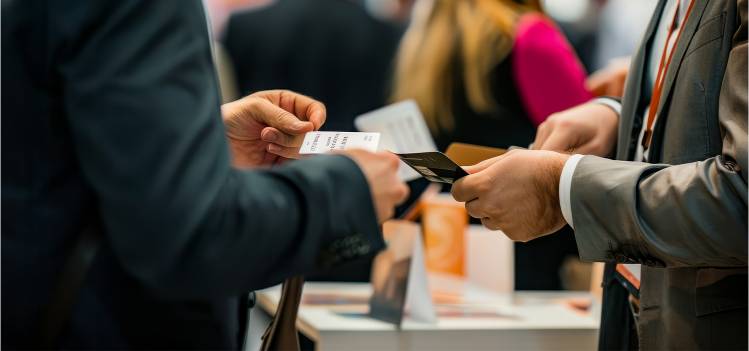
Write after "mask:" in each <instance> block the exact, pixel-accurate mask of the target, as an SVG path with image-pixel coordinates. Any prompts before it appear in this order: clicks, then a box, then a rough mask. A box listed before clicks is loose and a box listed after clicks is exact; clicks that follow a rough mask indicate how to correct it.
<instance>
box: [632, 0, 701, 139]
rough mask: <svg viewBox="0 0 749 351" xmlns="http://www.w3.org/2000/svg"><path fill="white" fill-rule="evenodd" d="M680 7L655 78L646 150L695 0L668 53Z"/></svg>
mask: <svg viewBox="0 0 749 351" xmlns="http://www.w3.org/2000/svg"><path fill="white" fill-rule="evenodd" d="M679 5H681V1H680V0H676V13H674V18H673V20H671V26H670V27H669V29H668V36H667V37H666V45H664V46H663V54H662V55H661V61H660V63H659V64H658V74H657V75H656V76H655V84H654V86H653V96H651V98H650V108H649V109H648V120H647V129H645V134H644V135H643V137H642V147H643V148H644V150H647V149H648V148H649V147H650V142H651V141H652V139H653V123H654V122H655V114H656V111H657V110H658V105H659V104H660V102H661V95H662V90H663V81H664V80H665V78H666V71H667V70H668V66H669V65H670V64H671V59H673V57H674V51H676V44H678V43H679V38H680V37H681V33H682V32H683V31H684V27H686V23H687V19H688V18H689V14H690V13H691V12H692V7H693V5H694V0H691V1H690V2H689V7H688V8H687V13H686V14H685V15H684V20H683V21H681V26H680V27H679V32H678V33H677V34H676V40H674V44H673V45H671V51H668V48H669V43H670V42H671V34H673V33H674V28H675V27H676V20H677V19H678V18H679Z"/></svg>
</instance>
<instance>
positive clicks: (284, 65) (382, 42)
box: [222, 0, 402, 131]
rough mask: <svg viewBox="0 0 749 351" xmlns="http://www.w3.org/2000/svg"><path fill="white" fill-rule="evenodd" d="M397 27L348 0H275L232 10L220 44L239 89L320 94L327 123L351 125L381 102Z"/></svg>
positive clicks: (329, 125) (346, 127)
mask: <svg viewBox="0 0 749 351" xmlns="http://www.w3.org/2000/svg"><path fill="white" fill-rule="evenodd" d="M401 34H402V27H401V25H400V24H399V23H397V22H391V21H385V20H382V19H379V18H375V17H373V16H372V15H370V14H369V13H368V12H367V10H366V8H365V7H364V5H363V4H357V3H356V2H355V1H351V0H315V1H309V0H275V1H274V2H273V3H271V4H269V5H267V6H264V7H261V8H257V9H253V10H248V11H241V12H236V13H234V14H232V15H231V17H230V18H229V21H228V24H227V26H226V28H225V29H224V35H223V39H222V43H223V44H224V47H225V48H226V50H227V52H228V54H229V57H230V58H231V60H232V61H233V63H234V68H235V71H236V80H237V85H238V87H239V91H240V92H241V93H246V92H251V91H257V90H265V89H275V88H277V87H285V88H288V89H291V90H294V91H298V92H300V93H302V94H305V95H308V96H312V97H314V98H315V99H318V100H320V101H325V105H326V107H327V110H328V117H329V118H328V121H327V123H326V124H325V126H323V129H324V130H337V131H351V130H354V117H356V116H357V115H359V114H362V113H364V112H367V111H370V110H373V109H376V108H379V107H381V106H382V105H383V104H384V103H385V102H386V97H387V82H388V81H387V79H388V77H389V76H390V68H391V64H392V60H393V56H394V54H395V50H396V47H397V45H398V41H399V40H400V37H401Z"/></svg>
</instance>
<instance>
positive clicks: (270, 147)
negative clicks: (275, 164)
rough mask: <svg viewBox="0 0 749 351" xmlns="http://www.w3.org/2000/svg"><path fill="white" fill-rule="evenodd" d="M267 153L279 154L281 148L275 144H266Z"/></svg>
mask: <svg viewBox="0 0 749 351" xmlns="http://www.w3.org/2000/svg"><path fill="white" fill-rule="evenodd" d="M268 151H270V152H280V151H281V147H280V146H278V145H276V144H268Z"/></svg>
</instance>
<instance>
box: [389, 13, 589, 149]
mask: <svg viewBox="0 0 749 351" xmlns="http://www.w3.org/2000/svg"><path fill="white" fill-rule="evenodd" d="M585 76H586V74H585V71H584V69H583V67H582V65H581V64H580V62H579V60H578V58H577V56H576V55H575V53H574V51H573V49H572V48H571V46H570V45H569V43H568V42H567V40H566V39H565V38H564V36H563V35H562V34H561V33H560V32H559V30H558V29H557V27H556V26H555V25H554V24H553V23H552V22H551V21H550V20H548V19H547V18H546V17H545V16H543V14H541V12H540V5H539V3H538V1H537V0H536V1H533V0H529V1H511V0H420V1H418V2H417V4H416V6H415V9H414V14H413V19H412V22H411V25H410V26H409V28H408V30H407V32H406V34H405V36H404V38H403V40H402V42H401V45H400V48H399V52H398V55H397V62H396V71H395V79H394V86H393V91H392V95H391V99H392V100H394V101H398V100H403V99H414V100H416V102H417V103H418V105H419V107H420V108H421V110H422V112H423V113H424V116H425V118H426V119H427V124H428V125H429V127H430V129H431V131H432V134H433V135H434V137H435V139H436V140H437V144H438V145H439V146H440V148H445V147H446V146H447V145H448V144H449V143H450V142H453V141H460V142H468V143H473V144H481V145H486V146H496V147H507V146H510V145H517V146H526V145H528V144H529V143H530V142H532V141H533V136H534V135H535V126H537V125H539V124H540V123H541V122H543V121H544V120H545V119H546V117H547V116H548V115H550V114H551V113H554V112H557V111H561V110H564V109H567V108H569V107H572V106H575V105H577V104H580V103H582V102H585V101H587V100H588V99H590V97H591V95H590V93H589V92H588V91H587V90H586V89H585V86H584V82H585Z"/></svg>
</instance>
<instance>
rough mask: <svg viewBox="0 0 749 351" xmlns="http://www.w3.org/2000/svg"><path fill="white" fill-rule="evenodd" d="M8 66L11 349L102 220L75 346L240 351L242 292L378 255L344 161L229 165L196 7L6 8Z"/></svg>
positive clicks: (6, 228)
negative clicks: (81, 239) (89, 227)
mask: <svg viewBox="0 0 749 351" xmlns="http://www.w3.org/2000/svg"><path fill="white" fill-rule="evenodd" d="M2 51H3V59H2V72H3V79H2V100H3V104H2V116H3V127H4V128H2V168H3V176H2V190H3V191H2V209H3V217H4V218H3V219H4V220H3V221H2V286H3V291H2V319H3V322H4V323H3V326H2V346H3V348H19V347H27V346H30V345H31V344H32V342H33V341H34V338H35V335H36V332H37V331H36V330H37V328H38V324H39V320H40V315H41V312H40V311H41V309H42V308H43V307H44V306H45V304H46V303H47V302H48V301H49V300H50V293H51V290H52V286H53V284H54V282H55V280H56V279H57V277H58V273H59V267H60V266H61V264H62V262H63V260H64V257H65V255H66V253H67V252H68V250H69V248H70V246H71V244H72V243H73V242H74V240H75V238H76V236H77V233H78V232H79V231H80V230H81V228H82V227H83V226H84V224H85V223H84V221H85V220H84V218H87V217H91V215H92V214H93V215H95V216H98V217H99V218H100V219H101V221H102V223H103V226H104V231H103V233H101V234H102V235H103V241H104V243H103V247H102V248H101V249H100V250H99V254H98V256H97V257H96V259H95V262H94V264H93V268H92V271H91V272H90V273H89V274H88V276H87V279H86V281H85V284H84V286H83V288H82V290H81V291H80V294H79V298H78V300H77V302H76V305H75V308H74V311H73V313H72V319H71V322H70V323H69V326H68V327H69V328H67V331H66V333H65V335H64V342H63V346H65V347H68V348H94V349H111V348H172V349H183V348H200V349H217V348H234V347H236V346H237V340H238V338H237V335H238V333H239V332H240V329H239V326H238V324H239V321H238V315H239V311H238V307H237V306H238V299H237V298H236V297H237V296H239V295H240V294H241V293H242V292H246V291H248V290H252V289H257V288H262V287H267V286H269V285H272V284H276V283H279V282H280V281H281V280H282V279H284V278H285V277H288V276H291V275H297V274H304V273H306V272H308V271H309V270H311V269H315V268H318V267H319V266H320V265H323V264H325V265H334V264H338V263H341V262H343V261H346V260H348V259H353V258H355V257H358V256H360V255H363V254H370V253H372V252H374V251H377V250H378V249H379V248H381V247H382V246H383V242H382V239H381V237H380V234H379V230H378V225H377V222H376V218H375V215H374V210H373V206H372V199H371V198H370V194H369V191H368V187H367V183H366V179H365V178H364V176H363V175H362V173H361V172H360V171H359V169H358V168H357V167H356V165H355V163H354V162H353V161H351V160H350V159H348V158H345V157H341V156H336V157H319V158H314V159H309V160H305V161H299V162H293V163H290V164H288V166H284V167H280V168H277V169H273V170H258V171H242V170H237V169H233V168H232V167H231V166H230V155H229V150H228V147H227V143H226V140H225V136H224V128H223V124H222V122H221V117H220V111H219V95H218V88H217V83H216V77H215V74H214V68H213V63H212V60H211V52H210V48H209V38H208V32H207V26H206V20H205V15H204V12H203V8H202V4H201V2H200V1H199V0H193V1H182V0H181V1H176V0H173V1H169V0H167V1H146V0H144V1H134V0H133V1H103V0H102V1H65V2H56V1H42V0H24V1H3V2H2Z"/></svg>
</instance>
